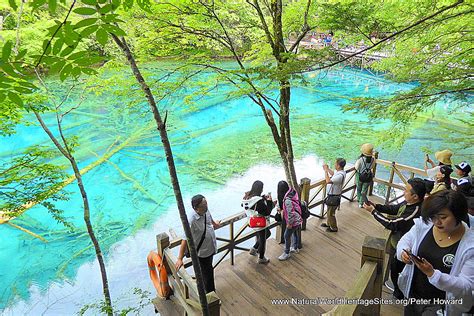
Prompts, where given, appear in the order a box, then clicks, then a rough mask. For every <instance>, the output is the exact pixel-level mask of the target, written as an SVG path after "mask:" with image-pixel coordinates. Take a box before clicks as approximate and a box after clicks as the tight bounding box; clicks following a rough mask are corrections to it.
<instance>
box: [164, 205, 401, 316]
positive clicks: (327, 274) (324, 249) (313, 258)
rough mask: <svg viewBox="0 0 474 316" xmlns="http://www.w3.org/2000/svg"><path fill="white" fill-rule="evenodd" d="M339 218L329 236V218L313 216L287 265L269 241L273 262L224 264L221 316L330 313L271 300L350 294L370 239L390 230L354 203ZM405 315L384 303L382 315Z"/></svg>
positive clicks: (219, 276) (244, 259) (241, 257)
mask: <svg viewBox="0 0 474 316" xmlns="http://www.w3.org/2000/svg"><path fill="white" fill-rule="evenodd" d="M371 199H372V200H375V198H374V197H371ZM336 216H337V219H338V226H339V231H338V232H337V233H328V232H326V231H325V229H324V228H322V227H320V224H321V223H322V222H324V221H325V220H321V219H318V218H316V217H311V219H310V220H309V221H308V223H307V228H306V231H303V232H302V239H303V249H302V250H301V252H300V253H298V254H293V255H292V257H291V258H290V259H289V260H287V261H278V256H279V255H281V253H282V251H283V245H279V244H278V243H277V242H276V240H275V239H273V238H270V239H269V240H268V242H267V252H266V256H267V257H268V258H270V259H271V261H270V263H269V264H268V265H259V264H257V263H256V257H253V256H250V255H249V254H248V253H245V252H242V253H240V254H238V255H236V257H235V265H234V266H232V265H231V264H230V261H229V260H226V261H224V262H223V263H222V264H220V265H219V266H218V267H217V268H216V271H215V280H216V289H217V290H216V292H217V295H218V296H219V298H220V299H221V302H222V305H221V315H265V314H267V315H275V314H278V313H282V314H284V315H319V314H322V313H325V312H328V311H329V310H331V309H332V308H333V307H334V305H328V304H308V305H303V304H275V303H273V304H272V300H279V299H283V300H284V299H289V300H291V299H292V298H293V299H307V300H308V299H313V300H316V299H318V298H329V299H333V298H339V297H340V298H343V297H344V296H345V293H346V291H347V290H348V289H349V287H350V286H351V285H352V283H353V281H354V279H355V276H356V275H357V273H358V272H359V270H360V261H361V253H362V243H363V241H364V238H365V236H367V235H370V236H374V237H382V236H383V235H384V234H385V233H386V231H385V229H384V228H383V227H382V226H381V225H380V224H379V223H378V222H376V221H375V220H374V219H373V217H372V215H371V214H370V213H369V212H367V211H365V210H362V209H359V208H358V206H357V203H355V202H352V203H343V204H342V205H341V209H340V210H339V211H338V212H337V214H336ZM274 236H275V234H272V237H274ZM383 291H384V294H383V297H384V298H390V294H389V293H388V292H387V289H386V288H385V287H384V288H383ZM313 302H314V301H313ZM162 313H163V314H164V315H166V314H168V313H169V314H175V313H170V312H167V313H165V312H162ZM402 313H403V308H402V307H401V306H396V305H383V306H382V309H381V315H401V314H402ZM176 314H177V313H176ZM181 315H182V314H181Z"/></svg>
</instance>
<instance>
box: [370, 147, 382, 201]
mask: <svg viewBox="0 0 474 316" xmlns="http://www.w3.org/2000/svg"><path fill="white" fill-rule="evenodd" d="M374 158H375V163H374V167H373V169H372V174H373V175H374V178H375V175H376V172H377V159H379V152H378V151H376V152H374ZM374 183H375V182H374V181H372V183H371V184H370V186H369V192H368V193H369V195H372V194H373V192H374Z"/></svg>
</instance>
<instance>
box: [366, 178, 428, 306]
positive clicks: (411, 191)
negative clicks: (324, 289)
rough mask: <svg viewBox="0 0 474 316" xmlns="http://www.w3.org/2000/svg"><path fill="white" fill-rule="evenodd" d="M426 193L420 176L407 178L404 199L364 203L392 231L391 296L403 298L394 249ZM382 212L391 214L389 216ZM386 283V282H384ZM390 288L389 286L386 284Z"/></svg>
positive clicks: (416, 215) (407, 228)
mask: <svg viewBox="0 0 474 316" xmlns="http://www.w3.org/2000/svg"><path fill="white" fill-rule="evenodd" d="M425 194H426V187H425V181H423V179H420V178H413V179H409V180H408V183H407V185H406V186H405V193H404V197H405V201H403V202H402V203H399V204H394V205H383V204H374V203H372V202H370V201H368V200H366V202H365V203H364V205H363V207H364V209H365V210H367V211H369V212H371V213H372V215H373V216H374V218H375V219H376V220H377V221H378V222H379V223H380V224H382V225H383V226H384V227H385V228H387V229H389V230H391V231H392V234H391V235H390V259H389V260H390V262H389V266H390V278H391V279H392V283H393V296H394V297H395V298H398V299H402V298H403V293H402V292H401V291H400V289H399V288H398V285H397V280H398V274H399V273H400V272H401V271H402V270H403V267H404V265H403V263H402V262H400V261H398V260H396V259H395V258H394V255H395V249H397V243H398V241H399V240H400V238H401V237H402V236H403V235H404V234H406V233H407V232H408V231H409V230H410V228H411V227H412V226H413V225H414V223H415V222H414V219H415V218H417V217H419V216H420V210H421V204H422V203H423V199H424V197H425ZM384 214H387V215H391V216H392V217H391V218H389V217H387V216H385V215H384ZM386 284H387V283H386ZM387 287H388V288H390V286H387Z"/></svg>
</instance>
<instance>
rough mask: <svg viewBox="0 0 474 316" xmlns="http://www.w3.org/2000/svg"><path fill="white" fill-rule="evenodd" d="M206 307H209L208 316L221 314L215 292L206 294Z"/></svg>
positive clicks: (219, 301)
mask: <svg viewBox="0 0 474 316" xmlns="http://www.w3.org/2000/svg"><path fill="white" fill-rule="evenodd" d="M206 296H207V305H208V306H209V315H211V316H219V315H220V314H221V300H220V298H219V297H218V296H217V294H216V292H211V293H208V294H207V295H206Z"/></svg>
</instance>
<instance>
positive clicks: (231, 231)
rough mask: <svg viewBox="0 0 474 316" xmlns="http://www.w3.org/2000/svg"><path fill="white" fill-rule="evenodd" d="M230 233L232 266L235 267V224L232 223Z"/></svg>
mask: <svg viewBox="0 0 474 316" xmlns="http://www.w3.org/2000/svg"><path fill="white" fill-rule="evenodd" d="M229 231H230V242H231V248H230V264H231V265H234V245H235V244H234V242H235V240H234V222H233V221H232V222H231V223H230V227H229Z"/></svg>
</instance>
